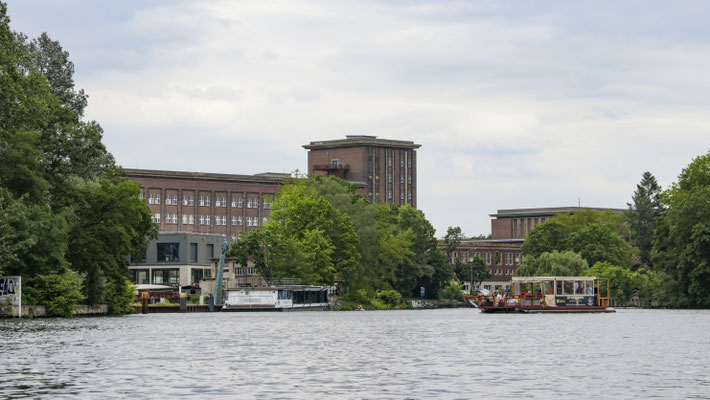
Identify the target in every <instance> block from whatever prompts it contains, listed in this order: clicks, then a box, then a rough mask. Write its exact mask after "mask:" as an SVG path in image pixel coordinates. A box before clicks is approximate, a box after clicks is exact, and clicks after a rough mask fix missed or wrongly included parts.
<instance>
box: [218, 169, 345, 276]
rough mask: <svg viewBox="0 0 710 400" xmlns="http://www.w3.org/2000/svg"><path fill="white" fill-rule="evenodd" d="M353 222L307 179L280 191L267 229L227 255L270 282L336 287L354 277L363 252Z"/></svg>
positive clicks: (240, 241)
mask: <svg viewBox="0 0 710 400" xmlns="http://www.w3.org/2000/svg"><path fill="white" fill-rule="evenodd" d="M356 243H357V235H356V233H355V231H354V230H353V228H352V224H351V223H350V219H349V217H348V216H347V215H343V214H342V213H340V212H339V211H338V210H336V209H335V208H333V206H332V205H331V204H330V203H328V202H327V201H326V200H325V199H324V198H323V197H322V196H320V195H319V194H318V193H317V192H316V191H315V190H314V189H313V188H312V187H311V186H309V182H308V181H296V182H293V183H290V184H287V185H284V187H283V188H282V189H281V191H280V192H279V194H278V195H277V196H276V197H275V198H274V201H273V202H272V204H271V219H270V220H269V221H268V222H267V224H266V226H265V227H264V230H263V231H252V232H249V233H248V234H246V235H243V236H240V238H239V239H237V240H236V241H235V242H233V243H232V246H231V248H230V250H229V252H228V255H229V256H230V257H236V258H237V259H238V260H239V262H240V263H241V264H242V265H246V261H247V260H252V261H253V262H254V264H255V266H256V268H257V270H258V271H259V273H260V274H262V276H264V277H265V278H266V279H267V280H268V279H271V278H279V277H291V278H300V279H301V281H302V282H303V283H305V284H312V285H333V284H334V283H335V281H336V280H338V281H342V280H344V278H345V277H349V276H350V274H352V272H353V270H354V267H355V266H356V265H357V261H358V257H359V254H358V252H357V249H356V248H355V244H356Z"/></svg>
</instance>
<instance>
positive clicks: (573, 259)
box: [515, 250, 589, 276]
mask: <svg viewBox="0 0 710 400" xmlns="http://www.w3.org/2000/svg"><path fill="white" fill-rule="evenodd" d="M588 268H589V265H588V264H587V262H586V261H585V260H584V259H583V258H582V256H580V255H579V254H577V253H574V252H572V251H564V252H558V251H556V250H555V251H552V252H550V253H542V254H540V255H539V256H537V257H535V256H527V257H525V258H524V259H523V263H522V264H521V265H520V268H518V269H517V270H516V271H515V276H583V275H584V273H585V272H586V271H587V269H588Z"/></svg>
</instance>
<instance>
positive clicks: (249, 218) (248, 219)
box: [247, 217, 251, 226]
mask: <svg viewBox="0 0 710 400" xmlns="http://www.w3.org/2000/svg"><path fill="white" fill-rule="evenodd" d="M247 226H251V217H247Z"/></svg>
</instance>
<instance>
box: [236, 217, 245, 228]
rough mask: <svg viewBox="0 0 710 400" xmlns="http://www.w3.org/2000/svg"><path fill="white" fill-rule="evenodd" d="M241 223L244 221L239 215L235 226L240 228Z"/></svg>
mask: <svg viewBox="0 0 710 400" xmlns="http://www.w3.org/2000/svg"><path fill="white" fill-rule="evenodd" d="M242 222H244V220H243V218H242V216H241V215H240V216H238V217H237V226H242Z"/></svg>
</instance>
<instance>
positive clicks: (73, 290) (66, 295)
mask: <svg viewBox="0 0 710 400" xmlns="http://www.w3.org/2000/svg"><path fill="white" fill-rule="evenodd" d="M82 282H83V279H82V278H81V277H80V276H79V274H77V273H76V272H74V271H66V272H64V273H62V274H57V273H51V274H45V275H37V276H35V277H33V278H29V279H28V280H27V286H26V287H25V288H23V290H22V297H23V299H22V301H23V302H24V303H26V304H34V305H44V306H46V307H47V315H48V316H50V317H71V316H72V315H74V313H75V311H76V310H75V306H76V305H77V304H79V302H80V301H82V300H84V295H82V294H81V290H80V288H81V285H82ZM23 283H24V282H23Z"/></svg>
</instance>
